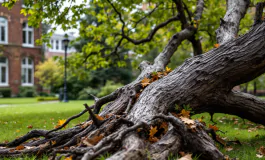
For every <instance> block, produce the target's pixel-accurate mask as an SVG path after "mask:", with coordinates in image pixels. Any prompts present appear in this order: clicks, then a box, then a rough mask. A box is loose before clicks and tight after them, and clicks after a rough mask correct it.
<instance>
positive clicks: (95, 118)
mask: <svg viewBox="0 0 265 160" xmlns="http://www.w3.org/2000/svg"><path fill="white" fill-rule="evenodd" d="M84 106H85V107H86V110H87V111H88V113H89V115H90V118H91V119H92V121H93V122H94V124H95V126H97V127H99V126H100V125H101V124H102V123H103V121H101V120H99V119H98V118H97V117H96V115H95V114H94V113H93V111H92V110H91V109H90V108H89V106H88V105H87V104H86V103H85V104H84Z"/></svg>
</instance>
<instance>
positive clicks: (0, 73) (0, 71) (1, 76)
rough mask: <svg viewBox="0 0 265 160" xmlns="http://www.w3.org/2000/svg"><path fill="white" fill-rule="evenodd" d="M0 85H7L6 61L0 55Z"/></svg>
mask: <svg viewBox="0 0 265 160" xmlns="http://www.w3.org/2000/svg"><path fill="white" fill-rule="evenodd" d="M0 86H8V61H7V58H5V57H0Z"/></svg>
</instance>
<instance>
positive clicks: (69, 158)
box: [64, 156, 73, 160]
mask: <svg viewBox="0 0 265 160" xmlns="http://www.w3.org/2000/svg"><path fill="white" fill-rule="evenodd" d="M72 157H73V156H70V157H66V158H65V159H64V160H72Z"/></svg>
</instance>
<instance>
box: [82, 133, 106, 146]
mask: <svg viewBox="0 0 265 160" xmlns="http://www.w3.org/2000/svg"><path fill="white" fill-rule="evenodd" d="M103 137H104V135H103V134H100V135H99V136H97V135H96V136H94V137H93V138H85V139H83V140H82V142H83V143H84V144H85V145H87V146H92V145H96V144H97V143H98V142H99V141H100V140H101V139H102V138H103Z"/></svg>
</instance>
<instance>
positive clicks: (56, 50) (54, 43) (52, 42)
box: [50, 39, 64, 53]
mask: <svg viewBox="0 0 265 160" xmlns="http://www.w3.org/2000/svg"><path fill="white" fill-rule="evenodd" d="M56 42H58V49H57V48H56V46H57V45H56ZM50 43H51V48H50V51H52V52H63V53H64V49H62V45H63V43H62V39H51V41H50Z"/></svg>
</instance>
